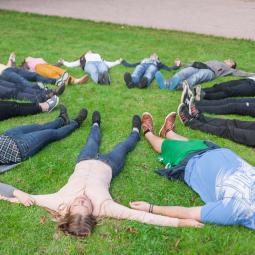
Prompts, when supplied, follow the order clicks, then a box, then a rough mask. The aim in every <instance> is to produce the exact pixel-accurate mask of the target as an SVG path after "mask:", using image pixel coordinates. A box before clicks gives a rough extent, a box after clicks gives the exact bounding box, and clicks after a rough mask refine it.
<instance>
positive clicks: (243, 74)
mask: <svg viewBox="0 0 255 255" xmlns="http://www.w3.org/2000/svg"><path fill="white" fill-rule="evenodd" d="M233 70H234V71H233V73H232V74H233V75H234V76H239V77H249V76H255V73H249V72H245V71H241V70H235V69H233Z"/></svg>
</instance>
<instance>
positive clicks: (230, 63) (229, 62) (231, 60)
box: [224, 59, 236, 69]
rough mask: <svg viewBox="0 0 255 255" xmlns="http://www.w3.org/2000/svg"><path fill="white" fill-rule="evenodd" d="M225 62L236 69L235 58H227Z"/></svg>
mask: <svg viewBox="0 0 255 255" xmlns="http://www.w3.org/2000/svg"><path fill="white" fill-rule="evenodd" d="M224 63H225V64H226V65H227V66H229V67H230V68H233V69H236V62H235V61H234V60H233V59H226V60H224Z"/></svg>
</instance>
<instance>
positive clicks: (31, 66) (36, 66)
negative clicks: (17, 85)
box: [21, 57, 89, 84]
mask: <svg viewBox="0 0 255 255" xmlns="http://www.w3.org/2000/svg"><path fill="white" fill-rule="evenodd" d="M21 67H22V68H24V69H27V70H29V71H32V72H36V73H38V74H39V75H41V76H43V77H47V78H53V79H59V78H60V77H61V75H63V74H64V73H65V72H66V70H64V69H62V68H60V67H58V66H56V65H51V64H49V63H47V62H46V61H45V60H44V59H43V58H34V57H26V58H25V59H24V60H23V62H22V64H21ZM88 80H89V76H88V75H84V76H83V77H81V78H75V77H73V76H71V75H70V76H69V79H68V84H84V83H86V82H87V81H88Z"/></svg>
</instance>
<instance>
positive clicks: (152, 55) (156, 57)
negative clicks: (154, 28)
mask: <svg viewBox="0 0 255 255" xmlns="http://www.w3.org/2000/svg"><path fill="white" fill-rule="evenodd" d="M150 59H152V60H155V61H158V60H159V57H158V55H157V54H156V53H152V54H151V55H150Z"/></svg>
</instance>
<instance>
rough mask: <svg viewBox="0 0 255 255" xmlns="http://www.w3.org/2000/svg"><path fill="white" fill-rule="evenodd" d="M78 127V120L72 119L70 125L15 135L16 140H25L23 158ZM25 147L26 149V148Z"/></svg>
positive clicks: (22, 151)
mask: <svg viewBox="0 0 255 255" xmlns="http://www.w3.org/2000/svg"><path fill="white" fill-rule="evenodd" d="M77 127H78V123H77V122H76V121H71V122H70V124H69V125H66V126H64V127H61V128H58V129H44V130H40V131H35V132H31V133H27V134H25V135H21V136H19V137H17V138H16V137H15V141H16V142H17V143H18V144H19V142H23V144H25V145H26V146H24V147H23V149H22V150H21V156H22V160H25V159H27V158H28V157H30V156H32V155H34V154H36V153H37V152H38V151H40V150H41V149H42V148H43V147H45V146H46V145H48V144H49V143H51V142H54V141H58V140H61V139H63V138H65V137H66V136H68V135H69V134H71V133H72V132H73V131H74V130H75V129H76V128H77ZM24 148H25V149H24Z"/></svg>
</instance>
